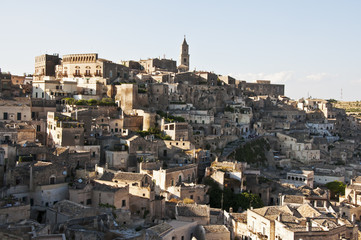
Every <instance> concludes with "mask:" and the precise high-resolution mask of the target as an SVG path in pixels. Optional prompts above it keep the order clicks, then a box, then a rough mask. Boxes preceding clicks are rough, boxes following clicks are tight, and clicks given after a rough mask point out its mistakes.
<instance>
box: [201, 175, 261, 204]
mask: <svg viewBox="0 0 361 240" xmlns="http://www.w3.org/2000/svg"><path fill="white" fill-rule="evenodd" d="M204 184H206V185H208V186H209V187H210V188H209V190H208V194H209V203H210V206H211V207H212V208H221V207H222V209H224V210H227V211H228V210H229V208H230V207H232V208H233V210H234V211H237V210H238V209H243V210H245V209H247V208H250V207H254V208H260V207H263V206H264V205H263V202H262V200H261V199H260V197H259V196H257V195H255V194H252V193H248V192H243V193H240V194H236V193H234V192H233V191H232V190H231V189H230V188H227V187H225V188H224V190H222V189H221V188H220V187H219V185H218V183H217V182H215V181H214V180H213V179H212V178H210V177H207V178H205V180H204ZM222 201H223V206H222Z"/></svg>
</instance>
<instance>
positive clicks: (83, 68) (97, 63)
mask: <svg viewBox="0 0 361 240" xmlns="http://www.w3.org/2000/svg"><path fill="white" fill-rule="evenodd" d="M56 75H57V77H58V78H61V77H62V78H92V77H95V78H97V77H98V78H105V79H109V82H112V81H114V80H116V79H128V77H129V69H128V68H127V67H125V66H124V65H121V64H116V63H113V62H111V61H109V60H105V59H102V58H98V54H97V53H87V54H69V55H64V56H63V59H62V61H61V64H60V65H58V66H57V67H56Z"/></svg>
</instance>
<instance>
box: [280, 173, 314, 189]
mask: <svg viewBox="0 0 361 240" xmlns="http://www.w3.org/2000/svg"><path fill="white" fill-rule="evenodd" d="M314 180H315V177H314V172H313V171H306V170H291V171H289V172H287V176H286V179H281V182H282V183H289V184H293V185H295V187H300V186H304V185H306V186H308V187H310V188H313V184H314Z"/></svg>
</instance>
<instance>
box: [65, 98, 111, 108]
mask: <svg viewBox="0 0 361 240" xmlns="http://www.w3.org/2000/svg"><path fill="white" fill-rule="evenodd" d="M62 100H64V101H65V103H66V104H69V105H77V106H117V104H116V103H115V102H114V100H113V99H112V98H103V99H102V100H96V99H89V100H84V99H80V100H76V99H74V98H63V99H62Z"/></svg>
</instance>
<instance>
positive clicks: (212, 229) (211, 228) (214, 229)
mask: <svg viewBox="0 0 361 240" xmlns="http://www.w3.org/2000/svg"><path fill="white" fill-rule="evenodd" d="M203 228H204V230H205V231H206V233H220V232H223V233H224V232H227V233H228V232H229V230H228V229H227V228H226V226H224V225H205V226H203Z"/></svg>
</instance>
